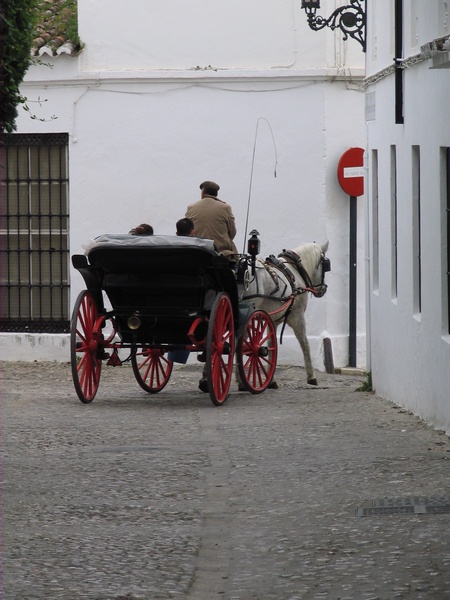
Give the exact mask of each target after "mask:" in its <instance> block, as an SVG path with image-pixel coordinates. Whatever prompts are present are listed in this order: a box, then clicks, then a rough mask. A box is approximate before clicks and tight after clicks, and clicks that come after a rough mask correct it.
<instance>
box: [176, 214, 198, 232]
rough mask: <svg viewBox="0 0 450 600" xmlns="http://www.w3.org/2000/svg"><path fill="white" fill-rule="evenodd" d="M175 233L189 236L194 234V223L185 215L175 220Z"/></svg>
mask: <svg viewBox="0 0 450 600" xmlns="http://www.w3.org/2000/svg"><path fill="white" fill-rule="evenodd" d="M177 235H183V236H190V237H192V236H193V235H195V232H194V223H193V222H192V221H191V219H188V218H187V217H186V218H184V219H180V220H179V221H177Z"/></svg>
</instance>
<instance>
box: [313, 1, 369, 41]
mask: <svg viewBox="0 0 450 600" xmlns="http://www.w3.org/2000/svg"><path fill="white" fill-rule="evenodd" d="M349 2H350V4H347V5H345V6H340V7H339V8H337V9H336V10H335V11H334V12H333V13H332V14H331V15H330V16H329V17H328V19H326V18H324V17H321V16H320V15H317V14H316V11H317V9H318V8H320V0H302V8H303V9H304V10H305V12H306V16H307V17H308V25H309V26H310V28H311V29H312V30H313V31H320V30H321V29H323V28H324V27H329V28H330V29H332V30H334V29H337V28H339V29H340V30H341V31H342V33H343V34H344V40H346V39H348V38H349V37H351V38H353V39H355V40H356V41H358V42H359V43H360V44H361V46H362V49H363V52H365V51H366V11H365V0H349Z"/></svg>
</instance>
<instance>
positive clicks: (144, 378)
mask: <svg viewBox="0 0 450 600" xmlns="http://www.w3.org/2000/svg"><path fill="white" fill-rule="evenodd" d="M131 364H132V366H133V372H134V376H135V377H136V381H137V382H138V383H139V385H140V386H141V388H142V389H143V390H145V391H146V392H149V393H150V394H157V393H158V392H160V391H161V390H162V389H163V388H165V387H166V385H167V383H168V381H169V379H170V375H171V374H172V368H173V363H172V361H170V360H168V359H167V358H166V357H165V356H164V351H163V350H160V349H159V348H144V349H142V350H136V352H134V353H133V355H132V356H131Z"/></svg>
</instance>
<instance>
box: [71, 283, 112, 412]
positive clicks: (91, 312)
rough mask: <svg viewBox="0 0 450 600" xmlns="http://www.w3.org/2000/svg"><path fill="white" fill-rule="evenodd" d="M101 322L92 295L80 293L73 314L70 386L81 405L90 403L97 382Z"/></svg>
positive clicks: (100, 364)
mask: <svg viewBox="0 0 450 600" xmlns="http://www.w3.org/2000/svg"><path fill="white" fill-rule="evenodd" d="M103 322H104V319H103V318H101V319H99V314H98V308H97V303H96V301H95V300H94V298H93V296H92V294H91V293H90V292H87V291H83V292H80V294H79V296H78V298H77V300H76V302H75V306H74V309H73V313H72V324H71V328H70V342H71V348H70V350H71V366H72V378H73V383H74V385H75V390H76V392H77V395H78V398H79V399H80V400H81V402H84V403H88V402H92V400H93V399H94V398H95V394H96V393H97V390H98V385H99V382H100V373H101V369H102V354H103V348H104V345H103V336H102V333H101V331H100V330H101V326H102V324H103Z"/></svg>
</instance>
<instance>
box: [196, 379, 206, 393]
mask: <svg viewBox="0 0 450 600" xmlns="http://www.w3.org/2000/svg"><path fill="white" fill-rule="evenodd" d="M198 389H199V390H201V391H202V392H204V393H205V394H207V393H208V392H209V390H208V381H207V380H206V379H200V381H199V382H198Z"/></svg>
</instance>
